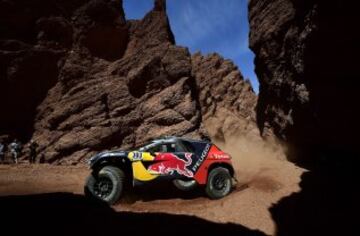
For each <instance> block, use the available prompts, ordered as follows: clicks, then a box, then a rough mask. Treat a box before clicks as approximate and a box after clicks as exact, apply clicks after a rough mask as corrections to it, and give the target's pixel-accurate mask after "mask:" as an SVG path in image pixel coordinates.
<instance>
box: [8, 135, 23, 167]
mask: <svg viewBox="0 0 360 236" xmlns="http://www.w3.org/2000/svg"><path fill="white" fill-rule="evenodd" d="M9 149H10V152H11V155H12V157H13V159H14V163H16V164H17V163H18V156H19V154H20V152H21V144H20V142H18V140H17V139H14V141H13V142H12V143H10V145H9Z"/></svg>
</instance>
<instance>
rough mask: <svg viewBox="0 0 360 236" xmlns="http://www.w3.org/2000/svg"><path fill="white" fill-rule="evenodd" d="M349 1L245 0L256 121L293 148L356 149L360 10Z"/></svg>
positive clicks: (355, 150)
mask: <svg viewBox="0 0 360 236" xmlns="http://www.w3.org/2000/svg"><path fill="white" fill-rule="evenodd" d="M356 9H357V8H356V6H355V3H350V2H347V3H345V2H343V1H340V0H337V1H321V0H308V1H297V0H275V1H268V0H251V1H250V2H249V20H250V26H251V33H250V46H251V49H252V50H253V51H254V52H255V54H256V60H255V64H256V73H257V75H258V78H259V81H260V93H259V101H258V105H257V122H258V125H259V127H260V129H261V131H262V132H263V133H266V132H268V131H269V130H272V131H273V132H274V133H275V134H276V135H277V136H278V137H279V138H281V139H283V140H285V141H287V142H289V143H290V144H293V146H294V147H295V151H296V152H297V153H298V154H300V153H299V150H303V151H305V153H307V152H308V151H311V152H313V151H314V150H315V151H319V150H320V151H324V150H325V151H329V150H330V151H331V150H339V151H342V150H347V151H350V152H353V153H357V154H359V149H358V148H357V145H358V144H357V143H358V137H357V136H358V133H359V132H360V128H359V125H357V123H358V121H359V118H360V115H359V112H358V111H357V107H358V102H359V101H360V99H359V98H360V97H359V93H358V92H357V91H358V89H359V77H360V72H359V70H358V68H357V64H358V62H359V60H358V58H357V56H358V55H359V54H360V47H359V44H358V42H359V41H360V34H359V33H360V32H359V27H358V22H360V15H359V14H358V13H357V11H356Z"/></svg>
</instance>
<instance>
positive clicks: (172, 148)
mask: <svg viewBox="0 0 360 236" xmlns="http://www.w3.org/2000/svg"><path fill="white" fill-rule="evenodd" d="M166 151H167V152H177V150H176V144H175V143H167V144H166Z"/></svg>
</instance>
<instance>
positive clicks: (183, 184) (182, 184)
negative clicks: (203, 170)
mask: <svg viewBox="0 0 360 236" xmlns="http://www.w3.org/2000/svg"><path fill="white" fill-rule="evenodd" d="M173 183H174V185H175V187H176V188H177V189H179V190H181V191H191V190H193V189H195V188H196V187H197V182H196V181H195V180H181V179H175V180H174V181H173Z"/></svg>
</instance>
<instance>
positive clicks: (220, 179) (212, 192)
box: [205, 167, 232, 199]
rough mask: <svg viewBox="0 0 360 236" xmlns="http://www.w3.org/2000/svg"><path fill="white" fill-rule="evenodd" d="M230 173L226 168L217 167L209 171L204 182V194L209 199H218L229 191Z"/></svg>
mask: <svg viewBox="0 0 360 236" xmlns="http://www.w3.org/2000/svg"><path fill="white" fill-rule="evenodd" d="M231 179H232V178H231V175H230V172H229V170H228V169H226V168H223V167H217V168H215V169H213V170H211V171H210V173H209V176H208V182H207V184H206V189H205V190H206V194H207V195H208V196H209V197H210V198H211V199H219V198H222V197H225V196H226V195H228V194H229V193H230V191H231V186H232V183H231Z"/></svg>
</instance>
